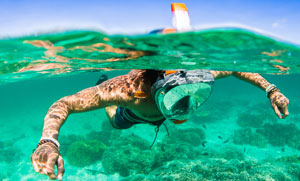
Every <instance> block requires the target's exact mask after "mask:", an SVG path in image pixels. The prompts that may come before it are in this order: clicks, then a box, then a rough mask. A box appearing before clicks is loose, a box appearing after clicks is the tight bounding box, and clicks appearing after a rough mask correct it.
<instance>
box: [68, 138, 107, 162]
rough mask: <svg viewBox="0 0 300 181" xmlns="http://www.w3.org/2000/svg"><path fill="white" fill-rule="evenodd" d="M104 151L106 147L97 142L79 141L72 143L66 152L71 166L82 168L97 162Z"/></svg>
mask: <svg viewBox="0 0 300 181" xmlns="http://www.w3.org/2000/svg"><path fill="white" fill-rule="evenodd" d="M104 150H106V145H105V144H104V143H102V142H101V141H98V140H86V139H83V140H80V141H76V142H74V143H72V144H71V145H70V147H69V149H68V152H67V159H68V161H69V163H70V164H71V165H74V166H78V167H84V166H87V165H90V164H92V163H94V162H96V161H98V160H101V158H102V154H103V152H104Z"/></svg>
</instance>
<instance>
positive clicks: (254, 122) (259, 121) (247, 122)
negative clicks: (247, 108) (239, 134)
mask: <svg viewBox="0 0 300 181" xmlns="http://www.w3.org/2000/svg"><path fill="white" fill-rule="evenodd" d="M264 118H265V117H264V115H263V114H253V113H249V112H244V113H242V114H239V116H238V119H237V124H238V125H239V126H241V127H253V128H258V127H261V126H262V125H263V123H264Z"/></svg>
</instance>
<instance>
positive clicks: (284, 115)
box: [281, 106, 289, 118]
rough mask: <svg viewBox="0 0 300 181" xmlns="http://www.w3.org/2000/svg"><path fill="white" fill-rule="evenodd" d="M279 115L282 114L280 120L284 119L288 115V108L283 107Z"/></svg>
mask: <svg viewBox="0 0 300 181" xmlns="http://www.w3.org/2000/svg"><path fill="white" fill-rule="evenodd" d="M281 113H282V114H283V116H282V118H286V117H287V116H288V115H289V110H288V106H284V107H283V108H282V111H281Z"/></svg>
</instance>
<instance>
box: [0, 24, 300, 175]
mask: <svg viewBox="0 0 300 181" xmlns="http://www.w3.org/2000/svg"><path fill="white" fill-rule="evenodd" d="M299 58H300V48H299V46H296V45H292V44H288V43H284V42H280V41H276V40H274V39H272V38H269V37H265V36H262V35H258V34H255V33H251V32H248V31H246V30H240V29H214V30H206V31H198V32H187V33H182V34H168V35H138V36H124V35H106V34H103V33H99V32H92V31H71V32H63V33H55V34H44V35H36V36H26V37H19V38H10V39H2V40H0V96H1V99H0V100H1V102H0V132H1V133H2V137H1V139H0V153H1V154H0V180H2V179H9V180H20V179H24V180H28V179H33V180H41V179H45V178H46V177H45V176H42V175H40V174H37V173H35V172H34V170H33V168H32V166H31V163H30V159H29V158H30V155H31V152H32V149H33V148H35V147H36V144H37V143H38V141H39V138H40V136H41V131H42V126H43V118H44V116H45V114H46V113H47V110H48V108H49V107H50V105H51V104H52V103H53V102H54V101H56V100H58V99H59V98H61V97H63V96H66V95H70V94H74V93H76V92H77V91H80V90H82V89H84V88H87V87H91V86H94V85H95V83H96V82H97V80H98V78H99V76H100V75H101V74H102V73H104V74H106V75H108V77H109V78H112V77H115V76H117V75H120V74H125V73H126V72H128V70H129V69H149V68H151V69H178V68H185V69H198V68H209V69H216V70H233V71H248V72H259V73H262V74H263V75H264V77H266V78H267V80H269V81H270V82H272V83H274V84H276V85H277V86H278V87H279V89H280V90H281V91H282V92H283V93H284V94H285V95H286V96H287V97H288V98H289V99H290V107H289V110H290V115H289V117H288V118H287V119H285V120H279V119H277V118H276V116H275V114H274V113H273V110H272V109H271V106H270V103H269V102H268V99H267V98H265V95H264V92H262V91H261V90H259V89H257V88H256V87H254V86H252V85H249V84H247V83H245V82H242V81H240V80H237V79H235V78H232V77H229V78H226V79H221V80H218V81H216V83H215V85H214V91H213V94H212V96H211V98H210V99H209V100H208V101H207V102H206V103H205V105H203V107H202V108H201V110H200V111H199V112H198V113H196V114H195V115H194V117H193V118H191V119H190V120H188V122H187V123H185V124H183V125H180V126H174V125H172V124H171V123H169V122H167V125H168V127H169V130H170V133H171V135H170V138H169V139H168V138H167V137H165V136H166V131H165V130H164V129H161V131H160V133H159V135H158V140H157V143H156V145H154V147H153V150H152V151H150V150H149V149H148V146H149V145H150V144H151V141H152V140H153V137H154V128H153V127H151V126H148V125H138V126H136V127H135V128H132V129H129V130H124V131H122V132H119V131H118V130H112V129H111V128H110V127H109V125H107V123H108V120H107V118H106V115H105V113H104V111H103V110H96V111H93V112H88V113H82V114H75V115H71V116H69V118H68V120H67V122H66V123H65V125H64V126H63V127H62V129H61V133H60V137H59V141H60V143H61V145H63V146H62V150H61V153H62V156H63V158H64V160H65V168H66V173H65V176H64V178H65V179H68V180H78V178H80V179H83V180H88V179H89V180H97V179H104V180H105V179H107V180H118V179H120V178H123V177H125V176H128V177H127V178H128V180H134V179H135V180H141V179H144V178H148V179H149V180H155V179H161V180H162V179H175V178H177V177H180V178H182V179H187V180H189V179H191V178H193V179H198V180H201V179H203V178H206V179H211V180H224V179H235V180H251V179H252V180H253V179H261V180H268V179H269V180H270V179H274V180H297V179H299V178H300V174H299V173H300V164H299V163H300V161H299V155H300V151H299V150H300V141H299V140H300V137H299V135H300V129H299V126H300V125H299V121H300V105H299V101H300V96H299V90H300V87H299V86H300V84H299V83H300V77H299V73H300V68H299V67H300V66H299V65H300V63H299ZM120 69H121V70H120ZM278 74H280V75H278ZM69 75H70V76H69ZM191 128H193V129H197V130H196V132H200V133H201V134H203V133H204V134H205V138H203V137H202V136H201V134H200V133H199V134H200V135H198V134H196V133H195V130H193V129H191ZM182 129H184V130H182ZM176 132H178V133H182V134H176ZM183 133H184V134H183ZM124 135H127V137H126V136H125V137H124ZM128 135H130V136H128ZM189 136H190V137H189ZM195 136H196V137H197V138H198V139H197V140H196V139H195ZM298 137H299V138H298ZM85 138H87V139H94V140H98V141H101V142H103V143H105V144H106V145H107V147H108V150H109V151H106V152H104V153H103V155H104V158H102V159H101V160H100V159H98V158H97V159H96V160H95V162H93V163H92V164H91V163H87V162H86V163H85V164H83V163H81V166H79V167H78V164H77V166H76V164H75V165H74V160H73V161H72V158H73V156H72V154H71V153H70V152H68V149H69V148H70V147H71V146H70V145H71V144H72V143H73V142H75V143H77V144H80V143H82V142H80V141H82V139H85ZM202 139H205V141H203V140H202ZM87 143H88V142H87ZM135 143H138V144H135ZM73 146H74V145H73ZM71 148H72V147H71ZM71 150H72V149H71ZM73 153H74V152H73ZM121 153H122V154H121ZM80 154H81V153H78V154H76V155H74V156H77V157H79V158H81V157H83V158H85V155H86V154H83V155H80ZM112 154H113V155H112ZM87 157H88V158H91V159H94V157H93V156H92V155H88V156H87ZM108 158H115V159H111V160H110V159H108ZM120 160H121V161H120ZM82 164H83V165H82ZM113 164H116V165H119V166H120V167H115V168H113V167H110V165H113ZM124 165H126V167H124ZM128 174H129V175H128Z"/></svg>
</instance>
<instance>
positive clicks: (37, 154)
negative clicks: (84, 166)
mask: <svg viewBox="0 0 300 181" xmlns="http://www.w3.org/2000/svg"><path fill="white" fill-rule="evenodd" d="M31 162H32V165H33V168H34V170H35V171H36V172H40V173H41V174H44V175H48V176H49V178H50V179H52V180H55V179H58V180H62V176H63V174H64V172H65V168H64V161H63V159H62V157H61V155H60V154H59V151H58V148H57V146H56V145H55V144H53V143H51V142H47V143H44V144H42V145H40V146H38V148H37V149H36V150H35V151H34V152H33V153H32V155H31ZM55 165H56V166H57V175H55V173H54V170H55Z"/></svg>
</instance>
